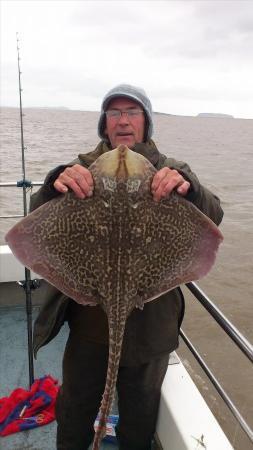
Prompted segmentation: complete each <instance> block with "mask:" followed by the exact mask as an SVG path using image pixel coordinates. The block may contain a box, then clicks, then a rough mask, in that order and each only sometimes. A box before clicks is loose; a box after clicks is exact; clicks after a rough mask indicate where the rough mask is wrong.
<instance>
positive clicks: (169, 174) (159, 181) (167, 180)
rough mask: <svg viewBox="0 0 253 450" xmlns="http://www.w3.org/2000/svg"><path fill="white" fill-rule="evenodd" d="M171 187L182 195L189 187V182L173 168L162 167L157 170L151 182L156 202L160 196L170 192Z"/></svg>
mask: <svg viewBox="0 0 253 450" xmlns="http://www.w3.org/2000/svg"><path fill="white" fill-rule="evenodd" d="M173 189H175V190H176V191H177V192H178V194H180V195H183V196H184V195H186V194H187V192H188V190H189V189H190V183H189V181H186V180H185V179H184V177H183V176H182V175H180V173H179V172H178V171H177V170H175V169H170V168H169V167H163V168H162V169H161V170H158V172H157V173H156V174H155V176H154V178H153V181H152V184H151V192H152V194H153V197H154V200H155V201H157V202H158V201H159V200H161V198H162V197H165V196H166V195H168V194H170V193H171V192H172V191H173Z"/></svg>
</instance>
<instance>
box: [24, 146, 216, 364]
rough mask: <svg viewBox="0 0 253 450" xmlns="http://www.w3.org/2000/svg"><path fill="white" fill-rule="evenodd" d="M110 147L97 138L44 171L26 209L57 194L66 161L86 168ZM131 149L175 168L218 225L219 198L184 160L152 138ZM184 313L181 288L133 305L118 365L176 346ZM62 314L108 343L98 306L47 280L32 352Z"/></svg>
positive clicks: (55, 329) (157, 163)
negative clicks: (88, 148) (168, 153)
mask: <svg viewBox="0 0 253 450" xmlns="http://www.w3.org/2000/svg"><path fill="white" fill-rule="evenodd" d="M109 150H110V148H109V147H108V145H107V144H106V143H105V142H103V141H102V142H100V143H99V144H98V146H97V147H96V149H95V150H94V151H92V152H89V153H86V154H79V156H78V158H77V159H76V160H74V161H72V162H71V163H70V164H68V165H62V166H59V167H57V168H56V169H54V170H52V171H51V172H49V174H48V175H47V177H46V179H45V182H44V185H43V186H42V187H41V188H40V190H39V191H38V192H36V193H35V194H33V195H32V197H31V204H30V209H31V211H32V210H34V209H36V208H38V207H39V206H41V205H42V204H44V203H45V202H47V201H49V200H51V199H52V198H54V197H56V196H57V195H60V194H59V193H58V192H57V191H56V190H55V189H54V187H53V183H54V181H55V180H56V178H57V177H58V176H59V174H60V173H61V172H62V171H63V170H64V169H65V168H66V167H67V166H72V165H74V164H81V165H83V166H85V167H87V168H88V167H89V166H90V164H91V163H92V162H94V161H95V160H96V159H97V158H98V157H99V156H100V155H101V154H102V153H105V152H106V151H109ZM134 151H136V152H138V153H140V154H142V155H144V156H145V157H146V158H147V159H148V160H149V161H150V162H151V163H152V164H153V165H154V167H155V168H156V169H157V170H159V169H161V168H162V167H170V168H172V169H176V170H177V171H178V172H180V173H181V174H182V175H183V177H184V178H185V179H186V180H188V181H189V182H190V185H191V187H190V190H189V192H188V194H187V196H186V197H185V198H186V199H187V200H189V201H191V202H192V203H194V204H195V205H196V206H197V207H198V208H199V209H200V210H201V211H202V212H203V213H204V214H206V215H207V216H208V217H210V219H212V220H213V222H215V223H216V224H217V225H218V224H219V223H220V222H221V220H222V216H223V211H222V209H221V206H220V201H219V199H218V198H217V197H216V196H215V195H213V194H212V193H211V192H210V191H209V190H208V189H206V188H205V187H203V186H202V185H201V184H200V183H199V181H198V178H197V177H196V175H195V174H194V173H193V172H192V171H191V169H190V167H189V166H188V165H187V164H186V163H184V162H182V161H177V160H175V159H174V158H167V157H166V156H165V155H163V154H161V153H160V152H159V151H158V150H157V148H156V146H155V144H154V142H153V141H151V140H150V141H149V142H147V143H144V144H136V145H135V147H134ZM183 315H184V299H183V295H182V292H181V290H180V288H177V289H174V290H172V291H170V292H168V293H167V294H164V295H162V296H161V297H159V298H158V299H156V301H154V302H149V303H146V304H145V307H144V309H143V310H142V311H140V310H139V309H135V310H134V311H132V313H131V314H130V316H129V318H128V319H127V323H126V329H125V335H124V341H123V347H122V356H121V365H136V364H139V363H143V362H146V361H148V360H150V359H151V358H153V357H158V356H159V355H164V354H166V353H170V352H172V351H173V350H174V349H175V348H176V347H177V346H178V335H179V329H180V326H181V323H182V320H183ZM65 320H68V323H69V326H70V329H71V330H74V329H75V328H76V327H79V329H81V330H82V334H83V336H84V337H85V339H87V341H90V342H97V343H101V344H105V345H107V344H108V326H107V319H106V315H105V313H104V312H103V310H102V308H100V307H99V306H95V307H93V306H92V307H90V306H83V305H78V304H76V302H74V301H73V300H71V299H69V298H68V297H67V296H65V295H64V294H62V293H61V292H59V291H58V290H57V289H56V288H55V287H53V286H51V285H49V284H48V287H47V293H46V299H45V303H44V305H43V307H42V309H41V311H40V313H39V315H38V317H37V319H36V321H35V325H34V337H33V343H34V354H35V357H36V355H37V351H38V350H39V348H40V347H42V346H43V345H46V344H47V343H48V342H50V341H51V340H52V339H53V338H54V337H55V336H56V335H57V333H58V332H59V330H60V328H61V326H62V325H63V323H64V321H65Z"/></svg>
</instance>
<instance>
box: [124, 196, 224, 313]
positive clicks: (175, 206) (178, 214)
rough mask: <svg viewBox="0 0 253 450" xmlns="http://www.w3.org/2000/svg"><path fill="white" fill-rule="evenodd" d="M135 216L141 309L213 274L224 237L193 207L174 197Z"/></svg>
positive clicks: (134, 258) (135, 263)
mask: <svg viewBox="0 0 253 450" xmlns="http://www.w3.org/2000/svg"><path fill="white" fill-rule="evenodd" d="M131 214H132V215H133V216H136V217H135V218H133V219H132V223H133V224H135V225H133V227H132V231H131V239H132V248H133V252H132V261H131V265H132V267H133V277H134V279H135V281H134V284H135V286H136V289H137V296H136V299H135V300H134V301H135V302H136V306H142V304H143V303H145V302H147V301H151V300H153V299H155V298H157V297H158V296H159V295H160V294H162V293H165V292H168V291H170V290H171V289H173V288H175V287H176V286H179V285H180V284H184V283H187V282H189V281H194V280H198V279H200V278H202V277H203V276H205V275H206V274H207V273H208V272H209V270H210V269H211V267H212V266H213V264H214V261H215V258H216V253H217V250H218V247H219V244H220V243H221V241H222V240H223V236H222V234H221V232H220V231H219V229H218V228H217V226H216V225H215V224H214V223H213V222H212V221H211V220H210V219H209V218H208V217H207V216H205V215H204V214H203V213H201V211H199V210H198V209H197V208H196V207H195V206H194V205H193V204H192V203H190V202H189V201H187V200H185V199H184V198H182V197H180V196H179V195H177V194H176V193H172V194H171V195H170V196H169V197H168V198H167V199H164V200H162V201H161V202H159V203H157V202H154V201H153V200H150V199H145V200H144V201H143V202H140V204H139V206H138V208H136V210H132V213H131ZM137 217H138V219H137Z"/></svg>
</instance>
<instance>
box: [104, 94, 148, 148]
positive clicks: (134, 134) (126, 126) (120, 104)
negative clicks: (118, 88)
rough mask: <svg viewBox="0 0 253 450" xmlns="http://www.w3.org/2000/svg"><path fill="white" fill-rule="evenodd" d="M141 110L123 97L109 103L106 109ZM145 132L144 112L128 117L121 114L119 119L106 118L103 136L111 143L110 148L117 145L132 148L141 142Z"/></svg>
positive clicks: (137, 104) (139, 106) (137, 105)
mask: <svg viewBox="0 0 253 450" xmlns="http://www.w3.org/2000/svg"><path fill="white" fill-rule="evenodd" d="M131 109H135V110H136V109H137V110H143V108H142V107H141V105H139V103H137V102H135V101H134V100H130V99H128V98H124V97H118V98H115V99H113V100H111V101H110V103H109V104H108V107H107V111H109V110H119V111H125V110H131ZM144 131H145V115H144V112H142V113H140V114H137V115H131V116H128V114H126V113H123V114H122V115H121V116H119V117H108V116H106V126H105V134H106V135H107V136H108V138H109V141H110V142H111V146H112V148H115V147H117V146H118V145H119V144H125V145H127V146H128V147H129V148H132V147H133V146H134V145H135V144H137V143H141V142H143V138H144Z"/></svg>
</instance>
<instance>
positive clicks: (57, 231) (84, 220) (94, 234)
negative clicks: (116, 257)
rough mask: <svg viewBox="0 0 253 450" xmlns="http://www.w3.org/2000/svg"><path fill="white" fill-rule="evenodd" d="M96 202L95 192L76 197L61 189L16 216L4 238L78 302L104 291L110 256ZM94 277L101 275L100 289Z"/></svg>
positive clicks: (92, 299) (27, 262) (33, 267)
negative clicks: (57, 193) (59, 194)
mask: <svg viewBox="0 0 253 450" xmlns="http://www.w3.org/2000/svg"><path fill="white" fill-rule="evenodd" d="M99 202H101V200H100V199H99V198H94V196H93V197H92V198H91V199H85V200H79V199H77V198H76V197H75V196H74V194H72V193H68V194H65V195H62V196H60V197H57V198H55V199H53V200H51V201H50V202H47V203H46V204H44V205H43V206H41V207H40V208H38V209H37V210H35V211H34V212H32V213H31V214H29V215H28V216H27V217H25V218H24V219H23V220H21V221H20V222H18V224H16V225H15V226H14V227H13V228H12V229H11V230H10V231H9V232H8V233H7V235H6V238H5V239H6V242H7V243H8V245H9V246H10V248H11V250H12V251H13V253H14V255H15V256H16V257H17V258H18V259H19V261H20V262H21V263H22V264H24V265H25V266H26V267H28V268H30V269H31V270H33V271H34V272H35V273H37V274H38V275H41V276H42V277H43V278H45V279H46V280H48V281H49V282H50V283H51V284H53V285H54V286H55V287H57V288H58V289H59V290H60V291H61V292H63V293H64V294H66V295H68V296H70V297H71V298H73V299H74V300H76V301H77V302H78V303H83V304H91V305H92V304H97V303H98V302H99V297H100V296H101V295H105V293H104V292H103V286H105V282H104V275H103V272H104V267H105V265H106V263H107V260H108V258H109V255H108V251H109V250H108V249H109V245H108V240H109V233H108V228H107V225H108V220H110V219H109V218H108V217H107V216H106V214H103V211H104V209H102V208H100V207H99ZM99 214H102V215H103V216H102V217H99V218H98V215H99ZM96 219H98V220H96ZM97 222H99V226H96V223H97ZM94 279H96V280H100V292H97V284H96V285H94Z"/></svg>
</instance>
